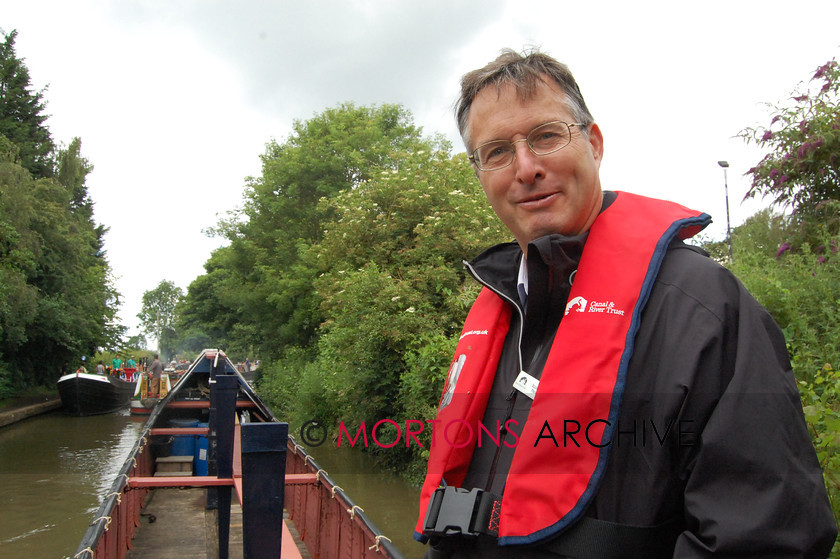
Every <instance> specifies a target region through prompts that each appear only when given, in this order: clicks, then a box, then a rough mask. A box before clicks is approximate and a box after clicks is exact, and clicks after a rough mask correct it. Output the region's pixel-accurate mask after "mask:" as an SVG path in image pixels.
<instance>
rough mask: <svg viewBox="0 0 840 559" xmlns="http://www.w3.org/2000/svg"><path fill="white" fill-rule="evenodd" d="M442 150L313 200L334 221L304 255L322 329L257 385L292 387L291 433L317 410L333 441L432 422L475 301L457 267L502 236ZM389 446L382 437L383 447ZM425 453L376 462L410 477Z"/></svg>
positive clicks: (460, 166) (469, 178) (461, 166)
mask: <svg viewBox="0 0 840 559" xmlns="http://www.w3.org/2000/svg"><path fill="white" fill-rule="evenodd" d="M447 150H448V146H446V145H445V144H435V143H432V144H430V145H429V146H428V147H427V149H421V150H417V151H396V150H395V151H393V152H392V153H391V156H390V162H391V165H392V167H390V168H386V169H381V170H380V171H379V172H378V173H376V174H375V175H374V176H373V177H372V178H371V179H370V180H367V181H363V182H361V183H360V184H359V185H357V186H356V187H355V188H352V189H349V190H344V191H342V192H341V193H339V194H337V195H336V196H334V197H331V198H324V199H323V200H321V203H320V206H319V210H320V211H321V212H322V213H323V214H324V215H329V214H331V215H333V216H334V218H333V220H332V221H330V222H327V223H326V224H325V226H324V234H323V238H322V240H321V242H319V243H316V244H313V245H312V246H311V247H310V249H309V250H307V251H305V252H304V253H303V254H302V261H303V262H304V264H306V265H308V266H311V267H312V268H313V269H315V270H316V271H317V278H315V280H314V283H313V285H314V288H315V293H316V295H317V299H318V300H320V302H321V304H320V307H319V310H320V312H321V314H322V316H323V317H324V319H323V322H322V323H321V325H320V327H319V329H318V331H317V338H316V339H317V342H316V344H315V345H314V346H313V349H314V353H310V354H307V357H308V358H310V359H311V361H309V362H301V361H299V360H298V359H291V360H281V361H279V362H277V363H273V364H272V365H270V366H268V367H267V370H268V371H269V374H268V375H267V376H266V377H264V379H263V382H262V383H261V384H260V390H261V391H262V390H264V389H268V387H269V386H276V385H277V384H280V383H281V382H282V383H286V384H287V386H290V387H291V386H293V387H294V388H293V389H292V390H294V392H291V393H286V394H283V395H294V398H295V399H298V398H299V399H300V402H301V405H300V407H295V406H294V404H289V403H287V404H286V405H285V409H286V410H288V411H289V412H290V413H292V414H293V416H295V417H297V418H299V420H300V421H303V420H305V419H306V417H305V416H306V414H311V413H313V411H312V410H318V412H319V413H320V414H321V415H319V416H314V417H316V418H317V419H319V420H321V421H325V422H327V423H328V424H329V425H331V426H332V427H336V432H337V422H338V421H339V420H340V421H343V422H344V423H345V425H347V426H349V427H351V428H353V429H355V428H358V426H359V425H360V424H361V422H362V421H365V423H366V425H368V426H372V425H373V424H374V423H376V421H378V420H380V419H391V420H394V421H396V422H398V423H400V424H402V425H404V424H405V421H406V420H409V419H412V420H420V421H424V420H425V419H431V418H433V417H434V415H435V409H436V405H437V401H438V398H439V396H440V391H441V389H442V386H443V380H444V378H445V375H446V370H447V367H448V365H449V360H450V358H451V354H452V351H454V347H455V344H456V341H457V338H458V335H459V334H460V330H461V327H462V324H463V320H464V318H465V316H466V312H467V310H468V309H469V306H470V305H471V303H472V301H473V300H474V298H475V296H476V295H477V294H478V286H477V284H475V282H473V281H472V280H471V279H468V277H467V275H466V273H465V271H464V270H463V267H462V266H461V265H460V261H461V260H462V259H463V258H464V257H472V256H475V255H476V254H478V253H479V252H480V251H481V250H483V249H484V248H486V247H487V246H488V245H491V244H494V243H496V242H500V241H502V240H505V239H506V238H507V237H508V236H509V233H508V232H507V231H506V230H505V229H504V228H503V226H502V225H501V223H500V222H499V221H498V219H496V217H495V215H494V214H493V212H492V210H491V208H490V207H489V205H488V204H487V202H486V199H485V197H484V195H483V193H482V192H481V189H480V187H479V185H478V183H477V181H476V179H475V176H474V174H473V172H472V170H471V168H470V166H469V164H468V163H467V161H466V159H465V158H464V157H463V156H462V155H459V156H456V157H455V158H451V157H450V156H449V154H448V151H447ZM295 357H296V358H299V355H296V356H295ZM281 379H282V380H281ZM274 390H275V392H274V393H273V394H277V396H280V395H281V392H279V391H276V389H274ZM312 417H313V416H312V415H310V418H312ZM391 436H393V434H390V435H389V434H385V433H384V432H383V433H382V437H383V439H384V440H390V439H389V438H388V437H391ZM423 440H425V439H423V438H421V441H423ZM426 442H428V441H426ZM373 450H374V451H375V450H377V449H373ZM425 452H426V451H425V450H423V449H421V448H419V447H418V446H417V445H411V447H410V448H408V449H406V448H405V445H397V446H395V447H394V448H391V449H389V450H387V451H386V452H382V458H383V459H385V460H386V461H387V462H388V463H389V464H391V465H392V466H394V467H399V468H400V469H401V470H402V471H403V472H404V473H406V472H407V473H408V474H409V475H414V476H419V475H420V473H421V472H420V470H421V469H422V459H423V458H424V457H425V456H426V454H425ZM406 468H408V469H407V470H406Z"/></svg>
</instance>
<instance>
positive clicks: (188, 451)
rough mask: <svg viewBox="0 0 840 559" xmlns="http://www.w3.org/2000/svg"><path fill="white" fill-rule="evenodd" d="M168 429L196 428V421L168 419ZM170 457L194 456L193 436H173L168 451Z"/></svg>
mask: <svg viewBox="0 0 840 559" xmlns="http://www.w3.org/2000/svg"><path fill="white" fill-rule="evenodd" d="M169 426H170V427H198V420H197V419H170V420H169ZM169 454H170V455H172V456H193V455H194V454H195V435H175V436H174V440H173V441H172V446H171V447H170V449H169Z"/></svg>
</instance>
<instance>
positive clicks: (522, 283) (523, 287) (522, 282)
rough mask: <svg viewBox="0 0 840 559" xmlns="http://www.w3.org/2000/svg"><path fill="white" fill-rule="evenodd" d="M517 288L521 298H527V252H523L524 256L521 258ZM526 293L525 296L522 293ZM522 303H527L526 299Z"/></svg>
mask: <svg viewBox="0 0 840 559" xmlns="http://www.w3.org/2000/svg"><path fill="white" fill-rule="evenodd" d="M516 284H517V285H516V290H517V292H518V293H519V298H520V299H527V297H528V266H526V265H525V254H524V253H523V254H522V258H521V259H520V260H519V275H518V276H517V277H516ZM523 293H524V294H525V297H524V298H523V296H522V294H523ZM522 304H523V305H525V300H523V301H522Z"/></svg>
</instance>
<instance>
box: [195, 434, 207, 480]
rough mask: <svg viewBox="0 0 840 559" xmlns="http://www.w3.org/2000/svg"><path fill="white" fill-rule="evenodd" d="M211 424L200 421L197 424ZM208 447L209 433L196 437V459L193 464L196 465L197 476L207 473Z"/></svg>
mask: <svg viewBox="0 0 840 559" xmlns="http://www.w3.org/2000/svg"><path fill="white" fill-rule="evenodd" d="M209 426H210V424H209V423H199V424H198V425H197V427H205V428H206V427H209ZM207 449H208V442H207V435H198V436H197V437H196V438H195V460H194V462H193V465H194V466H195V475H197V476H206V475H207Z"/></svg>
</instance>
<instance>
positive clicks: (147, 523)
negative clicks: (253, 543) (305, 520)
mask: <svg viewBox="0 0 840 559" xmlns="http://www.w3.org/2000/svg"><path fill="white" fill-rule="evenodd" d="M205 493H206V490H205V489H203V488H159V489H155V490H154V491H152V492H150V493H149V496H148V497H147V498H146V503H145V506H144V508H143V512H142V514H141V516H140V527H139V528H137V532H135V535H134V540H133V542H132V549H131V550H130V551H129V552H128V555H126V558H127V559H151V558H155V559H216V558H217V557H218V555H217V552H216V542H217V537H218V536H217V532H216V511H215V510H206V509H205V506H204V503H205ZM301 547H302V544H301ZM242 556H243V551H242V509H241V508H240V506H239V503H237V502H236V499H233V503H232V504H231V510H230V547H229V557H230V559H242ZM281 557H282V558H283V559H287V558H288V559H296V558H303V559H307V558H308V557H309V554H308V553H307V552H306V549H305V548H303V549H300V548H299V547H298V546H297V544H296V543H295V538H294V537H293V534H292V533H291V532H290V531H289V529H288V528H286V526H285V523H284V529H283V548H282V551H281Z"/></svg>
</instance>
